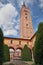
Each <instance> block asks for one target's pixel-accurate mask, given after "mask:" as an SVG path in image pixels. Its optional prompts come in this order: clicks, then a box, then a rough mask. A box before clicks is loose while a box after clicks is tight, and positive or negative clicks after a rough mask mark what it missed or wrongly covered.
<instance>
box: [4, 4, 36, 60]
mask: <svg viewBox="0 0 43 65" xmlns="http://www.w3.org/2000/svg"><path fill="white" fill-rule="evenodd" d="M35 39H36V34H34V29H33V25H32V18H31V14H30V9H29V8H27V7H26V6H25V4H23V5H22V8H21V11H20V38H10V37H4V43H5V44H7V45H8V47H9V50H10V58H11V59H14V57H18V56H19V57H20V56H21V51H22V49H23V47H24V46H25V44H26V45H27V46H28V47H29V48H30V49H31V51H32V49H33V47H34V42H35Z"/></svg>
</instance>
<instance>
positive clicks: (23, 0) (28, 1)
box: [17, 0, 34, 7]
mask: <svg viewBox="0 0 43 65" xmlns="http://www.w3.org/2000/svg"><path fill="white" fill-rule="evenodd" d="M23 2H24V3H25V4H26V5H27V3H29V4H31V5H32V4H33V3H34V0H17V3H18V5H19V6H20V7H21V5H22V4H23Z"/></svg>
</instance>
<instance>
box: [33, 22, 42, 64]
mask: <svg viewBox="0 0 43 65" xmlns="http://www.w3.org/2000/svg"><path fill="white" fill-rule="evenodd" d="M34 60H35V63H36V65H43V23H40V24H39V26H38V31H37V36H36V41H35V46H34Z"/></svg>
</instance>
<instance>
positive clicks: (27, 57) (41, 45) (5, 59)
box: [0, 23, 43, 65]
mask: <svg viewBox="0 0 43 65" xmlns="http://www.w3.org/2000/svg"><path fill="white" fill-rule="evenodd" d="M3 41H4V37H3V32H2V30H1V28H0V65H43V23H40V24H39V26H38V31H37V35H36V40H35V43H34V50H33V55H34V61H32V53H31V50H30V49H29V48H28V46H27V45H25V46H24V48H23V49H22V53H21V58H22V59H21V60H13V61H10V52H9V48H8V46H7V45H5V44H4V42H3Z"/></svg>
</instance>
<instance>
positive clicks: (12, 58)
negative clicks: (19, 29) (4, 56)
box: [9, 47, 15, 60]
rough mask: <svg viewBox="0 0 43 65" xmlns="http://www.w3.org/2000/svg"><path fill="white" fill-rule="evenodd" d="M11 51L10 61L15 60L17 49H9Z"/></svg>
mask: <svg viewBox="0 0 43 65" xmlns="http://www.w3.org/2000/svg"><path fill="white" fill-rule="evenodd" d="M9 51H10V60H14V53H15V49H14V48H13V47H9Z"/></svg>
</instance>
